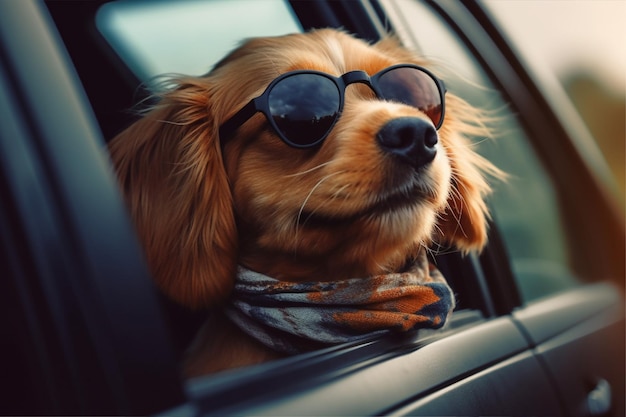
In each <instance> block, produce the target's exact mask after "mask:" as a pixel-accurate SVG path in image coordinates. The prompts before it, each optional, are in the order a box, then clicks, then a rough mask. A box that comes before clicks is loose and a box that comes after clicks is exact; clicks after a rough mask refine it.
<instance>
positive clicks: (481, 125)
mask: <svg viewBox="0 0 626 417" xmlns="http://www.w3.org/2000/svg"><path fill="white" fill-rule="evenodd" d="M446 102H447V104H449V106H448V108H449V110H450V111H449V115H450V117H448V115H446V122H444V125H443V126H442V127H441V129H440V135H441V137H442V139H443V143H444V145H445V147H446V150H447V155H448V158H449V160H450V167H451V170H452V178H451V189H450V193H449V197H448V201H447V206H446V208H445V211H444V212H443V213H441V214H440V216H439V221H438V228H437V233H438V236H436V237H435V240H436V241H438V242H441V243H444V242H445V243H448V244H453V245H454V246H456V247H457V248H458V249H459V250H461V251H462V252H464V253H468V252H470V251H480V250H481V249H482V248H483V247H484V246H485V244H486V243H487V227H488V222H489V210H488V208H487V204H486V202H485V198H486V196H487V195H488V194H490V193H491V187H490V185H489V184H488V182H487V180H486V177H487V176H488V177H490V178H494V179H498V180H505V179H506V174H505V173H504V172H502V171H501V170H500V169H498V168H497V167H496V166H494V165H493V164H492V163H491V162H489V161H488V160H487V159H485V158H483V157H482V156H480V155H479V154H478V153H476V152H475V151H474V149H473V146H474V145H473V144H472V142H471V141H470V140H469V139H468V137H471V136H473V137H479V138H485V137H489V136H491V131H490V129H489V127H488V125H487V124H488V123H492V122H494V121H496V120H497V119H495V118H494V117H492V116H489V115H488V114H486V113H485V112H484V111H482V110H479V109H476V108H474V107H472V106H471V105H469V104H468V103H466V102H465V101H463V100H461V99H460V98H459V97H456V96H454V95H451V94H449V95H448V99H447V101H446Z"/></svg>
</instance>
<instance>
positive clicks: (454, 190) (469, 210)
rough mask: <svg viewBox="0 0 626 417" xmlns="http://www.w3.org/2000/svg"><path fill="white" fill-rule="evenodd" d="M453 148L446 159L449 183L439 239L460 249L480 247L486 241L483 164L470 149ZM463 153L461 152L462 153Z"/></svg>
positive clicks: (468, 250)
mask: <svg viewBox="0 0 626 417" xmlns="http://www.w3.org/2000/svg"><path fill="white" fill-rule="evenodd" d="M466 151H468V152H463V151H459V150H458V149H457V150H456V151H455V155H454V156H452V157H451V158H450V159H451V161H450V163H451V166H452V173H453V174H452V184H451V190H450V195H449V198H448V202H447V207H446V209H445V211H444V212H443V213H442V214H441V216H440V219H439V223H438V226H439V232H440V233H441V234H442V237H440V239H439V240H443V241H445V242H447V243H451V244H453V245H454V246H456V247H457V248H458V249H459V250H461V251H462V252H465V253H467V252H470V251H473V250H480V249H482V248H483V246H484V245H485V243H487V221H488V219H489V212H488V210H487V205H486V204H485V201H484V197H485V195H486V194H487V193H488V192H489V191H490V188H489V186H488V184H487V183H486V181H485V179H484V178H483V175H482V173H481V171H480V168H479V167H480V165H481V164H484V163H486V161H485V160H483V159H482V158H481V157H479V156H478V155H476V154H475V153H474V152H472V151H469V150H468V149H466ZM464 154H465V155H464Z"/></svg>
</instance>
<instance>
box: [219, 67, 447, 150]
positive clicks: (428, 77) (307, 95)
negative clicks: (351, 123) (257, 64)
mask: <svg viewBox="0 0 626 417" xmlns="http://www.w3.org/2000/svg"><path fill="white" fill-rule="evenodd" d="M355 83H361V84H366V85H367V86H369V87H370V88H371V89H372V90H373V91H374V93H376V96H377V97H378V98H380V99H383V100H389V101H394V102H399V103H404V104H407V105H409V106H413V107H415V108H417V109H418V110H420V111H422V112H424V113H425V114H426V115H427V116H428V117H429V118H430V120H431V121H432V122H433V124H434V125H435V128H436V129H439V127H440V126H441V124H442V123H443V116H444V95H445V92H446V88H445V86H444V83H443V81H441V80H440V79H438V78H437V77H435V76H434V75H433V74H432V73H431V72H429V71H428V70H426V69H424V68H422V67H419V66H417V65H411V64H400V65H394V66H392V67H389V68H386V69H384V70H382V71H380V72H378V73H376V74H374V75H372V76H371V77H370V76H369V75H368V74H367V73H366V72H364V71H351V72H347V73H345V74H344V75H342V76H340V77H334V76H332V75H329V74H326V73H323V72H319V71H309V70H303V71H292V72H288V73H285V74H283V75H281V76H279V77H278V78H276V79H275V80H274V81H272V82H271V83H270V85H269V86H268V87H267V89H265V91H264V92H263V94H261V95H260V96H258V97H256V98H254V99H252V100H250V102H249V103H248V104H246V105H245V106H244V107H243V108H242V109H241V110H239V111H238V112H237V113H235V114H234V115H233V116H232V117H231V118H230V119H228V120H227V121H226V122H224V123H223V124H222V125H221V127H220V131H219V134H220V138H221V141H222V146H223V145H224V144H225V143H226V141H227V140H228V139H229V138H230V137H231V136H232V135H233V134H234V133H235V131H236V130H237V129H238V128H239V127H240V126H241V125H243V124H244V123H245V122H246V121H247V120H248V119H250V118H251V117H252V116H253V115H254V114H256V113H257V112H261V113H263V114H264V115H265V117H266V118H267V120H268V122H269V124H270V125H271V126H272V129H274V131H276V133H277V134H278V136H279V137H280V139H281V140H282V141H284V142H285V143H286V144H288V145H290V146H293V147H295V148H310V147H314V146H316V145H318V144H320V143H321V142H322V141H323V140H324V139H326V137H327V136H328V134H329V133H330V131H331V130H332V128H333V126H334V125H335V123H336V122H337V120H338V119H339V116H340V115H341V111H342V110H343V105H344V101H345V89H346V87H347V86H348V85H350V84H355Z"/></svg>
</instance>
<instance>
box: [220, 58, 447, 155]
mask: <svg viewBox="0 0 626 417" xmlns="http://www.w3.org/2000/svg"><path fill="white" fill-rule="evenodd" d="M399 68H413V69H416V70H418V71H421V72H423V73H424V74H426V75H427V76H428V77H430V78H431V79H432V80H433V82H434V83H435V85H436V86H437V90H438V92H439V99H440V101H441V117H440V118H439V121H438V123H437V124H436V125H435V129H439V128H440V127H441V125H442V124H443V120H444V116H445V109H446V106H445V94H446V92H447V90H446V87H445V84H444V82H443V80H441V79H439V78H437V77H436V76H435V75H434V74H433V73H432V72H430V71H429V70H427V69H426V68H423V67H420V66H419V65H414V64H398V65H393V66H391V67H388V68H385V69H383V70H382V71H379V72H377V73H376V74H374V75H372V76H371V77H370V76H369V75H368V74H367V73H366V72H365V71H361V70H357V71H350V72H347V73H345V74H343V75H341V76H339V77H335V76H333V75H330V74H327V73H325V72H321V71H315V70H296V71H290V72H287V73H284V74H282V75H280V76H278V77H277V78H275V79H274V80H273V81H272V82H271V83H270V84H269V85H268V86H267V88H266V89H265V91H263V93H262V94H261V95H259V96H257V97H255V98H253V99H252V100H250V101H249V102H248V104H246V105H245V106H243V107H242V108H241V109H240V110H239V111H237V112H236V113H235V114H234V115H233V116H231V117H230V118H229V119H228V120H226V121H225V122H224V123H222V125H221V126H220V128H219V137H220V141H221V145H222V147H223V146H224V145H225V144H226V142H227V141H228V140H229V139H230V138H231V137H232V136H233V134H234V133H235V131H236V130H237V129H239V127H241V126H242V125H243V124H244V123H245V122H247V121H248V120H249V119H250V118H251V117H252V116H254V115H255V114H256V113H258V112H261V113H263V114H264V115H265V118H266V119H267V121H268V122H269V124H270V125H271V126H272V129H273V130H274V131H275V132H276V134H277V135H278V136H279V137H280V139H281V140H282V141H283V142H285V143H286V144H287V145H289V146H292V147H294V148H301V149H305V148H312V147H315V146H317V145H319V144H320V143H322V142H323V141H324V139H326V137H327V136H328V135H329V134H330V132H331V131H332V130H333V128H334V126H335V123H337V121H338V120H339V118H340V116H341V113H342V111H343V106H344V101H345V95H346V88H347V87H348V86H349V85H350V84H357V83H359V84H365V85H367V86H368V87H369V88H370V89H371V90H372V91H373V92H374V93H375V94H376V96H377V97H378V98H381V99H385V98H384V96H383V95H382V94H381V92H380V91H379V89H378V87H377V86H378V80H379V79H380V77H382V76H383V75H385V74H386V73H388V72H389V71H393V70H395V69H399ZM300 74H313V75H319V76H322V77H325V78H327V79H329V80H331V81H332V82H333V83H334V84H335V86H336V87H337V91H338V93H339V105H338V108H337V116H336V117H335V120H333V122H332V124H331V125H330V126H329V128H328V130H327V131H326V133H324V135H323V136H322V137H320V138H319V139H317V140H316V141H314V142H311V143H307V144H300V143H295V142H293V141H291V140H290V139H289V138H287V137H286V136H285V135H284V134H283V133H282V132H281V130H280V129H279V127H278V126H277V125H276V122H275V121H274V118H273V116H272V114H271V112H270V104H269V95H270V93H271V91H272V89H273V88H274V86H276V84H278V83H279V82H281V81H282V80H284V79H286V78H289V77H293V76H296V75H300ZM418 110H420V111H423V110H422V109H419V108H418Z"/></svg>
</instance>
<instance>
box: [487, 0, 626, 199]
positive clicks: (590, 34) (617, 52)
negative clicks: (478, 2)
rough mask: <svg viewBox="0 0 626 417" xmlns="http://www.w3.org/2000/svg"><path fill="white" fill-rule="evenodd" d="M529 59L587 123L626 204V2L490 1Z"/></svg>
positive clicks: (570, 0) (608, 0)
mask: <svg viewBox="0 0 626 417" xmlns="http://www.w3.org/2000/svg"><path fill="white" fill-rule="evenodd" d="M485 3H486V4H487V5H488V7H489V8H490V9H491V11H492V13H493V14H494V15H495V16H496V17H498V18H499V19H501V21H502V22H503V27H504V28H505V31H506V33H507V34H508V35H509V36H510V37H511V39H513V41H514V42H515V44H516V45H517V47H518V48H519V49H520V50H522V51H523V53H524V54H526V56H528V57H529V58H530V59H531V60H533V64H536V63H539V64H540V65H542V66H544V67H546V68H545V69H547V70H550V71H551V72H553V73H554V75H555V76H556V77H557V79H558V81H559V82H560V83H561V84H562V86H563V87H564V89H565V91H566V93H567V94H568V95H569V96H570V97H571V99H572V101H573V103H574V106H575V107H576V109H577V110H578V111H579V113H580V114H581V116H582V118H583V119H584V121H585V122H586V123H587V125H588V127H589V130H590V131H591V133H592V134H593V135H594V137H595V138H596V140H597V142H598V145H599V147H600V149H601V151H602V153H603V155H604V157H605V158H606V161H607V163H608V165H609V168H610V170H611V172H612V174H613V176H614V177H615V180H616V182H617V186H618V190H617V192H618V193H619V194H620V195H619V198H620V200H621V201H622V202H624V198H625V195H626V193H625V186H626V184H625V183H626V171H625V169H624V165H625V159H626V150H625V143H626V107H625V98H626V47H625V46H624V45H625V43H626V0H486V1H485Z"/></svg>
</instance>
